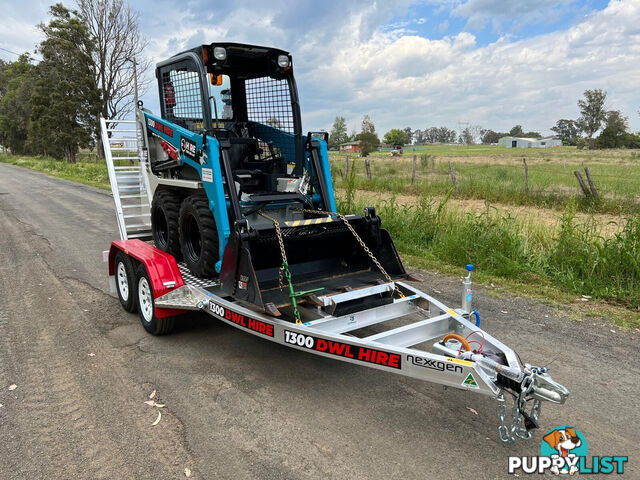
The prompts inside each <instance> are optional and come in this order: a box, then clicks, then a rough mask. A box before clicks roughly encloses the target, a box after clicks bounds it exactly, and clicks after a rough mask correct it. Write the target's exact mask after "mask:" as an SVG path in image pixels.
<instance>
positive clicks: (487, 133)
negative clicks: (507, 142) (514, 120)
mask: <svg viewBox="0 0 640 480" xmlns="http://www.w3.org/2000/svg"><path fill="white" fill-rule="evenodd" d="M508 135H509V134H508V133H500V132H494V131H493V130H491V129H489V130H484V132H483V133H482V136H481V138H480V141H481V142H482V143H484V144H485V145H490V144H492V143H498V140H500V139H501V138H502V137H506V136H508Z"/></svg>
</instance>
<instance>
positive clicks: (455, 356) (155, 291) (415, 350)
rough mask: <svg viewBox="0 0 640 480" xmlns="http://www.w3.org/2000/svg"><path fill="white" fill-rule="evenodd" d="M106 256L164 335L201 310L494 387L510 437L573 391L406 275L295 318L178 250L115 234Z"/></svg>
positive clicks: (411, 373) (266, 335)
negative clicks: (205, 275)
mask: <svg viewBox="0 0 640 480" xmlns="http://www.w3.org/2000/svg"><path fill="white" fill-rule="evenodd" d="M105 253H106V252H105ZM108 264H109V276H110V284H111V290H112V293H114V294H118V296H119V298H120V301H121V303H122V304H123V307H124V308H125V309H127V310H129V311H135V310H136V309H137V310H138V312H139V315H140V319H141V322H142V325H143V326H144V327H145V329H147V330H148V331H149V332H151V333H154V334H160V333H167V332H168V331H169V330H170V328H171V327H172V326H173V324H174V322H175V321H176V320H178V319H179V318H180V315H181V314H183V313H185V312H187V311H202V312H204V313H207V314H209V315H211V316H213V317H215V318H216V319H218V320H220V321H223V322H225V323H227V324H229V325H231V326H233V327H236V328H238V329H239V330H242V331H244V332H247V333H250V334H252V335H256V336H258V337H260V338H263V339H265V340H270V341H272V342H275V343H278V344H281V345H285V346H287V347H291V348H295V349H298V350H303V351H306V352H308V353H313V354H316V355H321V356H324V357H327V358H332V359H335V360H341V361H344V362H348V363H353V364H358V365H363V366H366V367H370V368H375V369H378V370H384V371H387V372H390V373H395V374H400V375H405V376H408V377H412V378H416V379H419V380H424V381H428V382H433V383H438V384H441V385H444V386H445V387H453V388H457V389H461V390H467V391H472V392H476V393H479V394H483V395H488V396H490V397H492V398H495V399H497V401H498V403H499V405H498V411H499V414H498V419H499V427H498V430H499V436H500V439H501V440H502V441H503V442H505V443H511V442H513V441H515V440H516V439H517V438H522V439H527V438H530V437H531V433H532V430H533V429H534V428H536V427H537V426H538V419H539V415H540V403H541V401H545V400H546V401H549V402H552V403H558V404H562V403H564V402H565V400H566V398H567V396H568V394H569V392H568V391H567V389H566V388H565V387H563V386H562V385H560V384H558V383H557V382H555V381H554V380H553V379H552V378H551V377H550V376H549V374H548V373H547V371H546V369H544V368H539V367H534V366H531V365H528V364H523V363H522V362H521V361H520V359H519V358H518V356H517V355H516V353H515V352H514V351H513V350H512V349H511V348H509V347H508V346H506V345H504V344H503V343H502V342H500V341H499V340H497V339H496V338H494V337H493V336H491V335H490V334H489V333H487V332H485V331H484V330H482V329H481V328H480V327H479V321H477V322H475V323H474V322H472V321H471V318H470V313H471V312H469V311H464V310H462V309H457V310H454V309H452V308H450V307H448V306H447V305H445V304H443V303H442V302H440V301H439V300H437V299H436V298H434V297H432V296H430V295H428V294H426V293H424V292H422V291H420V290H418V289H417V288H414V287H413V286H412V285H410V284H409V283H406V282H400V281H395V282H391V283H381V284H379V285H375V286H370V287H363V288H358V289H353V290H351V289H348V288H347V289H346V291H344V292H342V293H336V294H332V295H328V296H313V298H312V300H313V303H311V302H307V303H309V304H311V305H305V306H302V305H301V306H300V311H301V312H300V313H301V316H302V322H301V323H296V322H295V320H294V318H293V316H292V315H290V314H287V313H286V312H285V313H283V314H281V316H280V317H274V316H272V315H270V314H268V313H265V312H259V311H256V310H255V309H253V308H251V307H250V306H249V305H247V304H244V302H242V301H237V300H235V299H233V298H231V297H229V296H227V295H225V294H224V293H223V292H221V289H220V282H219V281H218V280H212V279H209V280H205V279H200V278H196V277H194V276H193V275H191V274H190V273H189V271H188V270H187V269H186V267H185V266H184V265H181V264H179V263H178V262H176V260H175V258H174V257H173V256H171V255H169V254H167V253H165V252H163V251H161V250H158V249H157V248H155V247H153V246H152V245H150V244H149V243H146V242H143V241H141V240H138V239H133V240H124V241H115V242H113V243H112V245H111V249H110V251H109V252H108ZM345 281H346V279H345ZM300 287H301V288H304V285H300ZM396 289H399V290H400V291H401V292H402V295H403V296H401V297H399V298H393V297H392V298H391V300H392V301H390V302H385V304H383V305H380V306H377V307H374V308H371V309H366V310H362V311H355V312H352V313H344V314H341V315H334V314H331V313H328V312H329V311H333V312H339V311H340V310H344V309H345V308H346V309H347V310H348V306H349V305H353V304H354V302H357V300H358V299H362V298H365V297H371V296H382V297H384V296H385V295H387V296H388V295H389V293H390V292H396V291H397V290H396ZM470 294H471V281H470V274H469V275H468V276H467V277H466V278H465V281H464V282H463V297H464V299H465V300H469V301H470V300H471V299H470V297H469V295H470ZM467 306H468V307H470V304H469V303H468V304H467ZM472 344H473V345H477V347H476V348H471V345H472ZM507 396H511V397H513V401H514V403H513V407H512V411H511V415H510V418H507V415H506V414H505V413H506V398H507Z"/></svg>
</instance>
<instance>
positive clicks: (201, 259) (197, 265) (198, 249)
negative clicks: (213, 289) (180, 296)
mask: <svg viewBox="0 0 640 480" xmlns="http://www.w3.org/2000/svg"><path fill="white" fill-rule="evenodd" d="M180 247H181V248H182V258H183V259H184V262H185V263H186V264H187V267H189V270H191V273H193V274H194V275H195V276H197V277H212V276H214V275H215V274H216V270H215V267H216V263H217V262H218V260H219V257H220V255H219V252H218V229H217V228H216V222H215V220H214V219H213V214H212V213H211V210H209V201H208V200H207V198H206V197H203V196H200V195H191V196H190V197H187V198H185V199H184V201H183V202H182V206H181V207H180Z"/></svg>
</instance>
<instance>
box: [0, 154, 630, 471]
mask: <svg viewBox="0 0 640 480" xmlns="http://www.w3.org/2000/svg"><path fill="white" fill-rule="evenodd" d="M383 222H384V219H383ZM116 238H117V226H116V222H115V213H114V209H113V206H112V199H111V197H110V195H109V194H108V193H106V192H102V191H99V190H96V189H93V188H90V187H85V186H81V185H77V184H74V183H71V182H67V181H63V180H57V179H52V178H49V177H47V176H46V175H43V174H39V173H34V172H31V171H28V170H24V169H20V168H18V167H13V166H10V165H6V164H1V163H0V404H2V406H0V478H2V479H25V478H29V479H40V478H42V479H44V478H47V479H50V478H56V479H97V478H108V479H119V478H135V479H138V478H140V479H142V478H144V479H147V478H149V479H150V478H158V479H170V478H176V479H179V478H186V476H185V468H188V469H190V471H191V477H190V478H198V479H200V478H202V479H204V478H208V479H214V478H215V479H245V478H247V479H250V478H256V479H306V478H310V479H311V478H312V479H315V478H322V479H333V478H336V479H344V478H351V479H369V478H381V479H391V478H393V479H395V478H397V479H427V478H459V477H462V476H470V477H472V478H475V479H483V478H488V479H493V478H496V479H497V478H507V477H508V475H507V457H508V456H509V455H536V454H538V453H539V451H540V450H539V449H540V441H541V439H542V436H543V435H544V432H546V431H547V430H549V429H551V428H553V427H555V426H558V425H572V426H575V427H577V428H578V429H579V430H580V431H581V432H582V433H583V434H584V436H585V437H586V438H587V440H588V444H589V454H590V455H629V463H628V464H627V465H626V474H627V475H626V476H627V478H640V455H638V451H639V449H638V445H639V444H640V415H639V414H638V408H637V406H636V405H635V400H636V398H637V397H636V393H637V391H636V389H637V385H638V380H639V374H638V372H639V370H640V368H639V367H640V356H639V355H638V354H637V350H638V348H639V346H640V342H639V340H640V336H639V335H638V334H637V333H624V332H622V331H620V330H619V329H618V328H617V327H615V326H612V325H610V324H608V323H606V322H604V321H602V320H599V321H598V320H591V319H587V320H585V321H583V322H576V321H573V320H570V319H568V318H566V316H563V315H562V313H561V312H558V311H557V310H556V309H554V308H551V307H549V306H547V305H544V304H542V303H540V302H538V301H534V300H529V299H522V298H515V297H506V298H505V297H501V298H498V297H497V296H495V295H489V293H490V292H487V291H486V290H485V289H481V288H477V289H476V295H475V301H476V303H475V307H476V308H478V309H479V310H480V312H481V313H482V317H483V322H484V324H483V327H484V328H485V329H486V330H488V331H489V332H491V333H492V334H494V335H495V336H497V337H498V338H500V339H501V340H503V341H504V342H505V343H506V344H508V345H509V346H511V347H512V348H514V349H515V350H516V351H518V353H519V354H520V355H521V357H522V358H523V360H525V361H528V362H530V363H534V364H545V363H547V362H548V361H550V360H552V359H555V360H554V361H553V363H552V364H551V373H552V374H553V376H554V378H555V379H557V380H558V381H560V382H562V383H564V384H565V385H566V386H567V387H568V388H569V389H570V391H571V396H570V397H569V400H568V401H567V404H566V405H564V406H555V405H544V406H543V410H542V418H541V424H542V429H541V430H544V432H543V431H538V432H536V434H535V436H534V438H533V439H532V440H530V441H528V442H519V443H517V444H516V445H513V446H503V445H502V444H500V442H499V441H498V439H497V434H496V426H497V420H496V415H495V411H496V410H495V406H496V403H495V401H492V400H490V399H488V398H485V397H480V396H475V395H474V394H473V393H471V392H467V391H459V390H455V389H448V390H443V388H442V387H440V386H438V385H433V384H428V383H423V382H419V381H417V380H412V379H408V378H404V377H400V376H396V375H392V374H389V373H385V372H380V371H376V370H371V369H367V368H364V367H360V366H354V365H351V364H346V363H340V362H336V361H332V360H330V359H326V358H322V357H316V356H312V355H309V354H306V353H304V352H300V351H296V350H292V349H287V348H286V347H283V346H279V345H276V344H273V343H270V342H267V341H264V340H261V339H259V338H256V337H254V336H251V335H246V334H244V333H243V332H241V331H239V330H236V329H234V328H233V327H230V326H228V325H225V324H222V323H220V322H216V321H215V320H213V319H212V318H211V317H209V316H206V315H202V314H189V315H188V316H186V317H185V318H184V320H183V321H182V322H181V323H180V325H179V326H178V328H177V329H176V331H175V332H174V333H173V334H172V335H169V336H165V337H153V336H150V335H148V334H146V333H145V332H144V330H143V329H142V327H141V325H140V323H139V320H138V317H137V316H134V315H131V314H127V313H125V312H124V311H123V310H122V309H121V308H120V305H119V303H118V300H117V299H116V298H113V297H111V296H110V295H109V294H108V280H107V274H106V268H105V264H103V263H102V253H101V252H102V251H103V250H106V249H107V248H108V246H109V242H110V241H111V240H114V239H116ZM424 276H425V278H426V281H425V282H424V283H423V284H422V288H423V289H424V290H425V291H427V292H428V293H432V294H433V293H434V290H437V291H439V292H440V293H438V294H437V296H438V297H440V298H441V299H442V300H444V301H445V303H448V304H449V305H451V306H454V307H456V306H458V302H459V294H460V284H459V281H458V280H457V279H442V278H439V277H436V276H434V275H430V274H425V275H424ZM594 323H595V325H594ZM612 330H613V332H612ZM11 385H16V388H15V389H12V390H10V388H9V387H10V386H11ZM154 390H155V391H156V392H157V396H156V399H155V400H156V401H157V402H161V403H163V404H165V407H164V408H162V409H161V411H162V418H161V420H160V422H159V423H158V424H157V425H156V426H152V423H153V422H154V420H155V419H156V418H157V416H158V411H159V409H158V408H155V407H153V406H149V405H146V404H145V403H144V402H145V401H146V400H148V399H149V395H150V393H151V392H152V391H154ZM470 409H473V410H475V411H476V412H477V414H475V413H474V411H472V410H470ZM524 476H525V475H523V474H520V477H524Z"/></svg>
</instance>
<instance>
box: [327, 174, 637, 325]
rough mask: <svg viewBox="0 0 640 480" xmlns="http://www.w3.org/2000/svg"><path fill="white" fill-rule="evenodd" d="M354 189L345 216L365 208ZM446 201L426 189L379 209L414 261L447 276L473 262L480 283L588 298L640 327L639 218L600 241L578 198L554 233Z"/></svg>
mask: <svg viewBox="0 0 640 480" xmlns="http://www.w3.org/2000/svg"><path fill="white" fill-rule="evenodd" d="M352 176H353V175H350V177H352ZM354 185H355V182H353V179H352V178H351V179H349V178H348V179H346V181H345V188H346V190H345V194H344V195H343V196H341V197H339V199H338V200H339V202H338V203H339V209H340V210H341V211H344V212H354V211H362V209H363V208H364V206H365V205H364V202H362V201H361V200H359V199H358V197H357V195H356V191H355V189H354ZM449 195H450V194H449ZM448 199H449V196H445V197H443V198H440V199H438V200H436V199H434V198H433V197H431V196H430V195H429V191H428V189H425V190H424V191H423V193H422V195H421V196H420V200H419V202H418V203H417V204H415V205H399V204H397V203H396V202H395V198H394V197H392V198H391V199H390V200H387V201H382V202H381V203H380V204H379V205H376V207H377V211H378V212H379V214H380V216H381V217H382V219H383V224H384V226H385V228H387V229H388V230H389V231H390V233H391V235H392V236H393V238H394V241H395V243H396V246H397V248H398V250H399V252H400V253H401V254H402V256H403V258H405V259H406V260H408V262H409V263H410V264H412V265H414V266H417V267H421V268H429V269H435V270H436V271H448V272H449V274H450V273H451V266H455V267H456V268H460V267H461V266H463V265H465V264H467V263H473V264H474V265H476V266H477V268H478V275H477V276H476V278H477V279H478V280H479V281H480V282H483V283H487V282H496V283H501V284H508V285H510V286H512V287H513V289H512V290H514V291H516V293H519V294H521V293H523V292H524V293H526V292H531V293H535V292H537V293H542V295H541V296H544V297H547V298H549V297H551V298H553V299H555V300H557V301H559V302H562V303H572V302H576V301H578V302H579V301H580V299H581V298H584V297H582V296H583V295H584V296H588V297H591V298H592V299H594V300H596V301H604V302H607V304H608V305H609V306H610V307H611V308H612V309H614V310H615V311H616V312H618V314H616V315H615V323H616V324H618V325H620V326H624V327H625V328H638V327H640V317H639V315H638V310H639V308H640V261H639V260H638V253H639V252H640V215H636V216H631V217H629V218H628V219H627V220H626V221H625V225H624V227H623V228H622V230H621V231H619V232H617V233H615V234H613V235H609V236H602V235H600V232H599V228H598V227H597V226H596V225H595V223H594V222H593V221H591V219H589V218H587V219H585V220H577V219H576V210H577V204H576V202H575V200H572V201H570V202H569V203H568V205H567V207H566V209H565V211H564V214H563V216H562V220H561V223H560V226H559V228H558V229H557V231H550V230H549V228H548V227H547V226H546V225H544V224H542V223H537V222H534V221H531V220H529V221H522V220H520V219H518V218H515V217H513V216H511V215H510V214H504V213H501V212H498V211H496V210H494V209H491V208H489V207H487V209H486V211H484V212H480V213H465V212H463V211H461V210H460V209H457V208H452V207H451V206H449V205H447V202H448ZM535 296H538V295H535ZM589 302H592V303H596V302H593V300H589ZM579 305H580V306H581V307H582V302H581V303H580V304H579ZM614 307H618V308H617V309H615V308H614ZM611 311H613V310H611Z"/></svg>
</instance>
